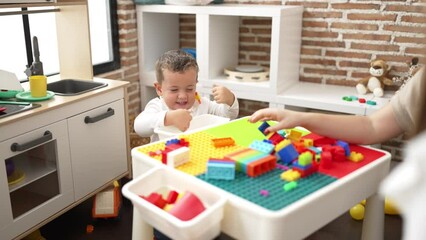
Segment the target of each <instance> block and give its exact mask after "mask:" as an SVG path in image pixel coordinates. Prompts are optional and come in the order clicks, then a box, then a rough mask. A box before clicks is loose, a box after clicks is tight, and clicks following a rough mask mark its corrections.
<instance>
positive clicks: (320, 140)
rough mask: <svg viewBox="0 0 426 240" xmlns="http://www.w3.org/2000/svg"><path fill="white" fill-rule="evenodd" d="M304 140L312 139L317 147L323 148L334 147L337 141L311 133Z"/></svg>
mask: <svg viewBox="0 0 426 240" xmlns="http://www.w3.org/2000/svg"><path fill="white" fill-rule="evenodd" d="M302 138H303V139H312V140H313V141H314V146H315V147H322V146H324V145H334V144H335V143H336V140H334V139H332V138H328V137H323V136H320V135H317V134H315V133H309V134H307V135H305V136H303V137H302Z"/></svg>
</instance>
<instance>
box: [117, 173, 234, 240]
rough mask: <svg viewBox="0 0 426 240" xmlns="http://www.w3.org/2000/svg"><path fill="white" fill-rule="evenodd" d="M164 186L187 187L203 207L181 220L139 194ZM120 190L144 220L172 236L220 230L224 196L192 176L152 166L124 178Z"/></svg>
mask: <svg viewBox="0 0 426 240" xmlns="http://www.w3.org/2000/svg"><path fill="white" fill-rule="evenodd" d="M167 190H169V191H170V190H175V191H178V192H184V191H190V192H192V193H194V194H195V195H196V196H198V197H199V198H200V200H201V202H202V203H203V204H204V206H205V207H206V209H205V210H204V211H203V212H201V213H200V214H198V215H197V216H195V217H194V218H192V219H191V220H188V221H182V220H180V219H178V218H176V217H174V216H173V215H171V214H170V213H168V212H166V211H164V210H163V209H160V208H158V207H157V206H155V205H154V204H152V203H150V202H148V201H146V200H145V199H143V198H141V197H140V195H142V196H146V195H148V194H150V193H152V192H161V191H167ZM122 191H123V195H124V196H125V197H127V198H128V199H130V200H131V201H132V203H133V205H134V207H135V208H136V209H137V210H138V211H139V212H140V213H141V216H142V217H143V218H144V220H145V221H146V222H147V223H149V224H150V225H151V226H153V227H154V228H155V229H157V230H159V231H161V232H162V233H164V234H166V235H167V236H169V237H173V239H179V240H191V239H213V238H215V237H216V236H218V235H219V234H220V223H221V221H222V218H223V210H224V206H225V203H226V200H227V199H226V197H225V196H224V195H223V194H221V193H220V191H217V189H215V188H212V186H210V185H209V184H206V183H205V182H203V181H201V180H199V179H197V178H195V177H193V176H189V175H187V174H185V173H182V172H179V171H176V170H174V169H171V168H168V167H163V166H161V167H156V168H153V169H151V170H149V171H148V172H146V173H145V174H143V175H141V176H139V177H137V178H136V179H133V180H132V181H130V182H128V183H127V184H126V185H124V187H123V190H122Z"/></svg>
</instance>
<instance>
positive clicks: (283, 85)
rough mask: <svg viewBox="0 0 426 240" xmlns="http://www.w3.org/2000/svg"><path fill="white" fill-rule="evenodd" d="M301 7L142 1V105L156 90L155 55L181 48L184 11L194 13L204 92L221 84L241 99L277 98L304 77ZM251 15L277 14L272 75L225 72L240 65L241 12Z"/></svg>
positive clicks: (139, 15) (139, 12)
mask: <svg viewBox="0 0 426 240" xmlns="http://www.w3.org/2000/svg"><path fill="white" fill-rule="evenodd" d="M302 13H303V7H301V6H281V5H279V6H278V5H244V4H238V5H235V4H218V5H208V6H173V5H138V6H137V21H138V37H139V51H140V55H139V56H140V57H139V66H140V83H141V84H140V85H141V99H142V107H144V106H145V105H146V103H147V102H148V101H149V100H151V99H152V98H153V97H155V96H156V94H155V92H154V90H153V88H152V86H153V83H154V81H155V72H154V64H155V61H156V60H157V59H158V57H159V56H161V54H163V53H164V52H165V51H167V50H170V49H177V48H179V41H180V39H179V14H194V15H195V20H196V46H197V47H196V49H197V50H196V51H197V62H198V64H199V68H200V72H199V75H198V78H199V84H198V91H199V92H200V93H201V94H205V95H206V94H209V93H210V89H211V87H212V86H213V85H214V84H220V85H223V86H226V87H228V88H230V89H231V90H232V91H233V92H235V94H236V95H237V97H238V98H241V99H249V100H258V101H265V100H270V101H271V102H275V100H276V96H277V95H278V94H280V93H281V92H283V91H284V90H285V89H287V88H288V87H290V86H291V85H292V84H294V83H295V82H298V81H299V56H300V44H301V25H302ZM247 16H248V17H265V18H271V19H272V28H271V50H270V77H269V81H265V82H257V83H256V82H240V81H232V80H228V79H227V78H226V76H225V75H224V73H223V72H224V69H225V68H226V67H229V66H236V65H238V60H239V49H238V45H239V27H240V18H241V17H247ZM253 93H256V94H253Z"/></svg>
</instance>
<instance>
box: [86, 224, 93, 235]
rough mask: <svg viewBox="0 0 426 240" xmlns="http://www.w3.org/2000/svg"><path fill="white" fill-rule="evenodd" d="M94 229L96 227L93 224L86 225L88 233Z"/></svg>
mask: <svg viewBox="0 0 426 240" xmlns="http://www.w3.org/2000/svg"><path fill="white" fill-rule="evenodd" d="M93 230H95V227H94V226H93V225H91V224H88V225H87V226H86V233H92V232H93Z"/></svg>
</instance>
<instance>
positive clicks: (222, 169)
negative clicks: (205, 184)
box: [206, 161, 235, 180]
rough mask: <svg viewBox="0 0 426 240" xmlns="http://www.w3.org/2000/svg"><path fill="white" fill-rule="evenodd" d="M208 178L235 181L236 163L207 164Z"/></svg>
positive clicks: (213, 162)
mask: <svg viewBox="0 0 426 240" xmlns="http://www.w3.org/2000/svg"><path fill="white" fill-rule="evenodd" d="M206 177H207V178H208V179H224V180H233V179H235V162H229V163H224V162H222V163H220V162H217V161H216V162H215V161H212V162H210V161H209V162H207V172H206Z"/></svg>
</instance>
